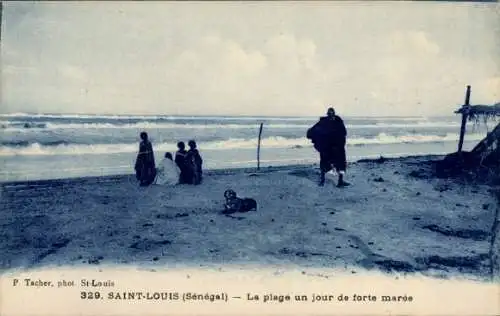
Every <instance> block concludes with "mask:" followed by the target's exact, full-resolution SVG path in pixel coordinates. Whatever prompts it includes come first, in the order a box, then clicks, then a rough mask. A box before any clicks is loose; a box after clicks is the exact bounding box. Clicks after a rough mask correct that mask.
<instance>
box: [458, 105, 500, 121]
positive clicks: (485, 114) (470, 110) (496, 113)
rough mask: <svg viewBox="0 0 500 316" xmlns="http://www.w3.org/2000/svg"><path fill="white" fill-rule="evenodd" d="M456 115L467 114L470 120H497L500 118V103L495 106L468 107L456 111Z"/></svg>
mask: <svg viewBox="0 0 500 316" xmlns="http://www.w3.org/2000/svg"><path fill="white" fill-rule="evenodd" d="M455 113H458V114H463V113H465V114H467V117H468V118H469V120H477V119H479V118H483V119H491V118H496V117H500V102H499V103H496V104H494V105H466V106H463V107H461V108H460V109H458V110H456V111H455Z"/></svg>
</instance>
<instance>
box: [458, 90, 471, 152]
mask: <svg viewBox="0 0 500 316" xmlns="http://www.w3.org/2000/svg"><path fill="white" fill-rule="evenodd" d="M469 106H470V86H467V92H466V93H465V103H464V105H462V125H461V126H460V139H459V140H458V152H459V153H460V152H462V146H463V144H464V136H465V127H466V125H467V116H468V115H469Z"/></svg>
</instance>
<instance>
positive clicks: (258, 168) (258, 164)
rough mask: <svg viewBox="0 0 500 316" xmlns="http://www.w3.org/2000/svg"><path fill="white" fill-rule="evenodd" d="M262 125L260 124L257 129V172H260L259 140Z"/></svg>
mask: <svg viewBox="0 0 500 316" xmlns="http://www.w3.org/2000/svg"><path fill="white" fill-rule="evenodd" d="M263 125H264V123H260V128H259V143H258V144H257V170H260V138H261V136H262V127H263Z"/></svg>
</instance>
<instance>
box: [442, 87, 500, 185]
mask: <svg viewBox="0 0 500 316" xmlns="http://www.w3.org/2000/svg"><path fill="white" fill-rule="evenodd" d="M470 93H471V87H470V86H467V91H466V94H465V103H464V104H463V105H462V107H461V108H459V109H458V110H456V111H455V113H457V114H461V115H462V125H461V127H460V138H459V141H458V151H457V152H455V153H452V154H449V155H447V156H446V157H445V159H444V160H443V161H442V162H441V163H440V164H439V165H438V173H440V174H442V175H446V174H457V173H460V172H463V171H464V170H471V169H476V170H477V169H483V170H485V171H487V174H491V175H493V176H495V175H496V176H497V177H498V173H499V172H500V123H498V124H497V125H496V127H495V128H494V129H493V130H492V131H491V132H489V133H488V134H487V135H485V138H484V139H482V140H481V141H480V142H479V143H478V144H477V145H476V146H475V147H474V148H473V149H472V150H471V151H470V152H463V151H462V145H463V141H464V136H465V133H466V123H467V121H476V122H480V121H484V122H485V123H486V122H487V121H488V120H496V119H497V118H498V117H500V103H496V104H494V105H470V103H469V100H470Z"/></svg>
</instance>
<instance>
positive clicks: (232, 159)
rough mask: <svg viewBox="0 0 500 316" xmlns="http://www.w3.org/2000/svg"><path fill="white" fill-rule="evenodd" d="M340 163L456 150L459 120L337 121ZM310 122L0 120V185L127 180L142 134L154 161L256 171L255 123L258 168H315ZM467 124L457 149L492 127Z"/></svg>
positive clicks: (273, 119) (122, 118)
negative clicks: (182, 154) (179, 149)
mask: <svg viewBox="0 0 500 316" xmlns="http://www.w3.org/2000/svg"><path fill="white" fill-rule="evenodd" d="M343 119H344V122H345V124H346V127H347V131H348V139H347V156H348V161H349V162H352V161H356V160H359V159H362V158H377V157H379V156H384V157H398V156H408V155H422V154H446V153H450V152H454V151H456V150H457V143H458V135H459V129H460V119H461V118H460V116H458V115H452V116H448V117H343ZM317 120H318V117H234V116H168V115H157V116H136V115H129V116H121V115H76V114H75V115H62V114H61V115H59V114H26V113H14V114H1V115H0V181H3V182H5V181H25V180H39V179H57V178H70V177H82V176H102V175H116V174H131V173H133V172H134V171H133V166H134V162H135V158H136V154H137V150H138V147H139V145H138V144H139V133H140V132H142V131H146V132H147V133H148V134H149V137H150V140H151V141H152V143H153V148H154V151H155V156H156V160H157V162H159V161H160V160H161V159H162V157H163V155H164V153H165V152H167V151H168V152H172V153H174V152H175V150H176V143H177V142H178V141H184V142H186V143H187V141H189V140H191V139H194V140H196V142H197V144H198V148H199V150H200V152H201V154H202V156H203V159H204V168H205V169H223V168H239V167H256V165H257V142H258V141H257V140H258V132H259V125H260V124H261V123H263V124H264V125H263V126H264V127H263V132H262V142H261V156H260V161H261V167H267V166H279V165H286V164H311V163H316V162H318V154H317V152H316V151H315V150H314V148H313V147H312V145H311V143H310V141H309V140H308V139H306V137H305V134H306V131H307V129H308V128H309V127H310V126H312V125H313V124H314V123H315V122H316V121H317ZM494 123H495V122H492V123H490V124H488V125H485V124H484V123H483V124H474V123H473V122H469V123H468V125H467V134H466V137H465V142H464V149H465V150H470V149H472V148H473V147H474V145H475V144H476V143H477V142H478V141H479V140H481V139H482V138H484V137H485V136H486V133H487V131H488V129H489V130H491V129H492V128H493V124H494Z"/></svg>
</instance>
